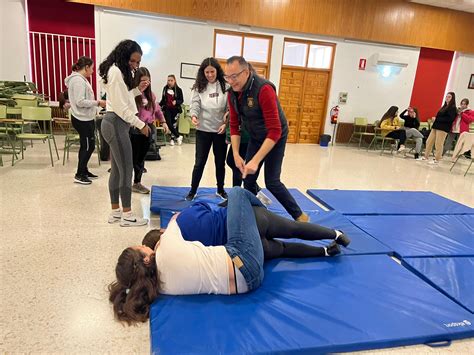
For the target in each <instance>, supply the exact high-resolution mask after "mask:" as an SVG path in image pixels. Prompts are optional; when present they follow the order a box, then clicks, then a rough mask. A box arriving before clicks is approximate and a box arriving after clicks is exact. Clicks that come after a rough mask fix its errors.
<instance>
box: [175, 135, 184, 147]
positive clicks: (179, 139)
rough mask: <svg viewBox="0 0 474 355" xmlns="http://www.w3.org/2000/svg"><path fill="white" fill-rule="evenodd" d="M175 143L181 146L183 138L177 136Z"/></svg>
mask: <svg viewBox="0 0 474 355" xmlns="http://www.w3.org/2000/svg"><path fill="white" fill-rule="evenodd" d="M176 142H178V145H181V144H183V136H179V137H178V139H176Z"/></svg>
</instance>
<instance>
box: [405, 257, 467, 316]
mask: <svg viewBox="0 0 474 355" xmlns="http://www.w3.org/2000/svg"><path fill="white" fill-rule="evenodd" d="M402 262H403V263H404V265H405V266H407V267H408V268H409V269H410V270H412V271H413V272H415V273H416V274H417V275H419V276H420V277H421V278H422V279H424V280H426V281H427V282H428V283H430V284H431V285H433V286H434V287H436V288H437V289H438V290H440V291H441V292H443V293H445V294H446V295H447V296H448V297H450V298H451V299H453V300H454V301H455V302H457V303H459V304H460V305H462V306H463V307H465V308H466V309H467V310H469V311H470V312H472V313H474V257H457V258H406V259H403V261H402Z"/></svg>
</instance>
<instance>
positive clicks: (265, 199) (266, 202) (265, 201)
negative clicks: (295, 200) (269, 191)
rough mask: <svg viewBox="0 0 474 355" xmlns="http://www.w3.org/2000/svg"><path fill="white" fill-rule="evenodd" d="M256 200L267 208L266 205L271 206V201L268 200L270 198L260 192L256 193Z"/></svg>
mask: <svg viewBox="0 0 474 355" xmlns="http://www.w3.org/2000/svg"><path fill="white" fill-rule="evenodd" d="M257 198H258V199H259V200H260V202H261V203H263V204H264V205H265V206H268V205H271V204H272V200H270V198H269V197H268V196H267V195H265V194H264V193H263V192H262V190H260V191H259V192H258V193H257Z"/></svg>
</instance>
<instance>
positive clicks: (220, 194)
mask: <svg viewBox="0 0 474 355" xmlns="http://www.w3.org/2000/svg"><path fill="white" fill-rule="evenodd" d="M216 196H219V197H221V198H222V199H224V200H227V192H225V191H224V190H222V191H217V192H216Z"/></svg>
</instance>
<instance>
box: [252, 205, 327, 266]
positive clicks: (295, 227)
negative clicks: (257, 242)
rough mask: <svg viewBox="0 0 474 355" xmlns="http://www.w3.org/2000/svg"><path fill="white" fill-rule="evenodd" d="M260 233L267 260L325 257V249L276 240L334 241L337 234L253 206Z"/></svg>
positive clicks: (321, 227) (324, 228)
mask: <svg viewBox="0 0 474 355" xmlns="http://www.w3.org/2000/svg"><path fill="white" fill-rule="evenodd" d="M253 211H254V213H255V220H256V222H257V228H258V232H259V234H260V238H261V239H262V246H263V254H264V258H265V260H270V259H275V258H311V257H318V256H324V255H325V253H324V248H323V247H315V246H311V245H306V244H303V243H287V242H282V241H280V240H274V238H281V239H290V238H298V239H303V240H320V239H334V238H336V232H335V231H334V230H333V229H329V228H326V227H323V226H318V225H316V224H312V223H303V222H296V221H292V220H290V219H288V218H285V217H282V216H279V215H277V214H275V213H272V212H270V211H268V210H267V209H266V208H265V207H259V206H253Z"/></svg>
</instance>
